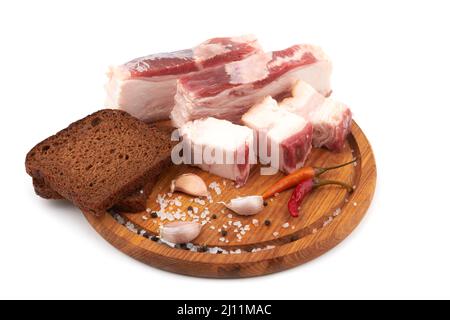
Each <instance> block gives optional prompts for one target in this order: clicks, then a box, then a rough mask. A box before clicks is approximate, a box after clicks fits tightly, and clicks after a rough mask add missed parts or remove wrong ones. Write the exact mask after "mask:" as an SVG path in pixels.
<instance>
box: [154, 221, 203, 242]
mask: <svg viewBox="0 0 450 320" xmlns="http://www.w3.org/2000/svg"><path fill="white" fill-rule="evenodd" d="M201 230H202V225H201V224H200V223H197V222H191V221H176V222H171V223H168V224H165V225H163V226H161V227H160V228H159V235H160V237H161V239H163V240H165V241H167V242H171V243H187V242H190V241H192V240H194V239H195V238H197V237H198V235H199V234H200V231H201Z"/></svg>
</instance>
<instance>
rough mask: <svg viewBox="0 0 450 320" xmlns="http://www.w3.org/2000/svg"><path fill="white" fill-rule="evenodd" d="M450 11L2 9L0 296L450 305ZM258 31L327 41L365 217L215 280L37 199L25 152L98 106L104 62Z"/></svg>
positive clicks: (303, 5)
mask: <svg viewBox="0 0 450 320" xmlns="http://www.w3.org/2000/svg"><path fill="white" fill-rule="evenodd" d="M449 12H450V7H449V5H448V1H420V2H419V1H372V2H370V3H369V2H368V1H327V2H325V1H305V2H303V1H281V0H277V1H261V0H260V1H242V0H240V1H232V0H227V1H142V2H138V1H131V0H127V1H123V2H119V1H104V2H103V1H76V2H75V1H73V2H71V4H69V3H68V1H43V0H41V1H29V2H23V1H9V2H6V1H2V2H1V4H0V35H1V37H0V40H1V42H0V46H1V48H0V97H1V100H0V101H1V104H2V113H1V126H0V130H1V135H0V136H1V141H2V144H1V146H2V152H1V169H2V176H1V177H2V179H1V182H2V183H0V188H1V190H0V191H1V192H0V195H1V199H2V210H1V222H0V225H1V227H0V229H1V231H0V298H146V299H150V298H164V299H167V298H179V299H196V298H198V299H202V298H215V299H229V298H236V299H238V298H266V299H270V298H450V289H449V288H450V275H449V270H450V256H449V248H448V245H449V244H450V230H449V227H450V210H449V204H448V203H449V192H448V190H449V183H448V182H449V178H450V175H449V173H448V171H449V169H448V168H447V166H449V164H450V157H449V152H448V148H449V143H448V141H449V137H450V135H449V130H450V126H449V108H450V103H449V97H448V92H449V85H450V81H449V75H450V40H449V39H450V36H449V30H450V19H449V16H448V14H449ZM247 33H253V34H255V35H257V36H258V37H259V39H260V41H261V43H262V44H263V45H264V46H265V48H266V49H267V50H271V49H280V48H285V47H287V46H290V45H292V44H294V43H307V42H310V43H315V44H319V45H321V46H322V47H323V48H324V50H325V51H326V52H327V53H328V54H329V55H330V56H331V58H332V60H333V62H334V73H333V79H332V82H333V89H334V96H335V97H337V98H338V99H340V100H343V101H345V102H347V103H348V104H349V105H350V106H351V107H352V109H353V112H354V117H355V119H356V121H357V122H358V123H359V125H360V126H361V127H362V128H363V130H364V131H365V132H366V134H367V136H368V137H369V139H370V141H371V143H372V146H373V148H374V152H375V155H376V160H377V165H378V184H377V190H376V194H375V197H374V200H373V203H372V206H371V207H370V209H369V211H368V213H367V216H366V218H365V219H364V220H363V222H362V223H361V225H360V226H359V227H358V228H357V229H356V231H355V232H354V233H353V234H352V235H351V236H350V237H349V238H348V239H347V240H346V241H344V242H343V243H342V244H341V245H340V246H338V247H337V248H336V249H334V250H332V251H331V252H329V253H327V254H326V255H324V256H323V257H321V258H319V259H316V260H314V261H313V262H310V263H308V264H306V265H304V266H301V267H298V268H294V269H292V270H289V271H286V272H282V273H278V274H274V275H270V276H265V277H259V278H253V279H243V280H207V279H196V278H191V277H185V276H179V275H175V274H170V273H167V272H164V271H160V270H157V269H154V268H151V267H148V266H146V265H143V264H141V263H139V262H136V261H134V260H133V259H131V258H129V257H127V256H126V255H124V254H122V253H120V252H119V251H117V250H116V249H114V248H113V247H111V246H110V245H109V244H108V243H107V242H105V241H104V240H103V239H102V238H101V237H100V236H99V235H97V234H96V233H95V232H94V231H93V229H92V228H91V227H90V226H89V224H88V223H87V222H86V221H85V219H84V218H83V217H82V215H81V214H80V212H79V211H78V210H77V209H75V208H73V207H71V206H70V205H58V204H56V203H54V202H52V201H46V200H43V199H41V198H39V197H37V196H35V194H34V191H33V188H32V185H31V179H30V178H29V177H28V176H27V175H26V173H25V169H24V159H25V154H26V152H27V151H28V150H29V149H30V148H31V147H33V146H34V145H35V144H36V143H37V142H39V141H41V140H42V139H44V138H46V137H47V136H49V135H50V134H53V133H55V132H56V131H58V130H60V129H62V128H63V127H65V126H66V125H67V124H69V123H70V122H72V121H74V120H76V119H79V118H81V117H83V116H85V115H87V114H88V113H91V112H93V111H95V110H97V109H100V108H102V102H103V99H104V91H103V84H104V81H105V75H104V74H105V70H106V68H107V66H108V65H110V64H114V63H121V62H124V61H127V60H129V59H131V58H134V57H137V56H141V55H145V54H148V53H153V52H160V51H171V50H176V49H184V48H189V47H191V46H193V45H195V44H197V43H199V42H201V41H203V40H205V39H207V38H209V37H214V36H226V35H240V34H247Z"/></svg>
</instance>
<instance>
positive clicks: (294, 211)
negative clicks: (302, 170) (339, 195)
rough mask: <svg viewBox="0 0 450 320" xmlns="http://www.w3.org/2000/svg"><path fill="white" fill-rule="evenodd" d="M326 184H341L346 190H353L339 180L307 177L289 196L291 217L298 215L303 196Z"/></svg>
mask: <svg viewBox="0 0 450 320" xmlns="http://www.w3.org/2000/svg"><path fill="white" fill-rule="evenodd" d="M328 184H335V185H339V186H342V187H344V188H346V189H347V190H348V192H353V188H352V187H351V186H349V185H348V184H346V183H344V182H340V181H334V180H320V179H317V178H309V179H306V180H304V181H302V182H301V183H300V184H299V185H298V186H297V187H296V188H295V190H294V192H293V193H292V195H291V198H290V199H289V202H288V209H289V213H290V214H291V216H292V217H298V214H299V211H298V207H299V206H300V205H301V203H302V202H303V200H304V199H305V197H306V196H307V195H308V194H309V193H310V192H311V191H312V190H313V189H316V188H318V187H321V186H325V185H328Z"/></svg>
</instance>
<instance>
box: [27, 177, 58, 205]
mask: <svg viewBox="0 0 450 320" xmlns="http://www.w3.org/2000/svg"><path fill="white" fill-rule="evenodd" d="M33 187H34V191H35V192H36V194H37V195H38V196H40V197H42V198H45V199H56V200H58V199H64V197H62V196H61V195H60V194H59V193H58V192H56V191H55V190H53V189H52V188H51V187H50V186H48V185H47V184H46V183H45V181H44V180H43V179H37V178H33Z"/></svg>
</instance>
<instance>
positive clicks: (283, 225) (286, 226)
mask: <svg viewBox="0 0 450 320" xmlns="http://www.w3.org/2000/svg"><path fill="white" fill-rule="evenodd" d="M281 226H282V227H283V228H285V229H287V228H289V222H286V223H283V224H282V225H281Z"/></svg>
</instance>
